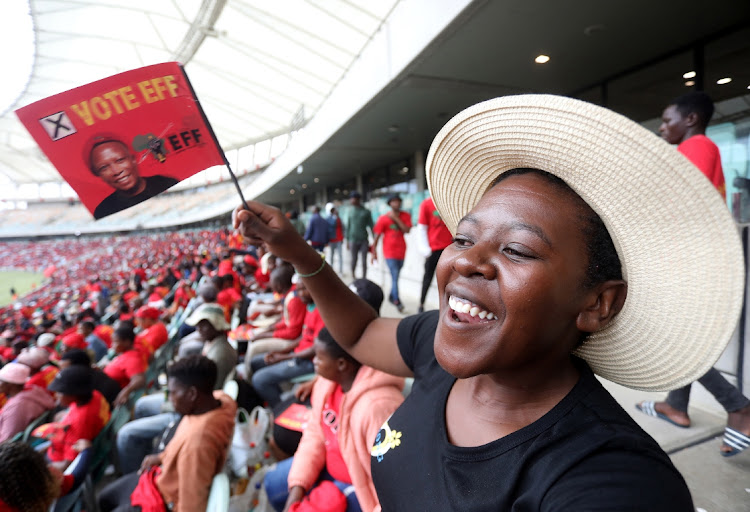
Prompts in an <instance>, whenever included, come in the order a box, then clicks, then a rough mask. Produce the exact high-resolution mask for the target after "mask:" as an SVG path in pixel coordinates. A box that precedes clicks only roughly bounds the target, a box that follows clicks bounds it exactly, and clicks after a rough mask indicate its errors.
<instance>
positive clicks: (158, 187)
mask: <svg viewBox="0 0 750 512" xmlns="http://www.w3.org/2000/svg"><path fill="white" fill-rule="evenodd" d="M143 179H144V180H145V181H146V188H145V189H144V190H143V192H141V193H140V194H136V195H134V196H127V195H125V194H122V193H121V192H119V191H117V190H116V191H114V192H112V193H111V194H110V195H108V196H107V197H105V198H104V199H103V200H102V202H101V203H99V205H98V206H97V207H96V208H95V209H94V218H95V219H101V218H102V217H106V216H107V215H112V214H113V213H116V212H119V211H120V210H124V209H126V208H130V207H131V206H135V205H137V204H139V203H142V202H143V201H145V200H146V199H151V198H152V197H154V196H155V195H156V194H160V193H162V192H164V191H165V190H167V189H168V188H169V187H171V186H173V185H176V184H177V183H179V182H178V181H177V180H176V179H174V178H170V177H169V176H161V175H158V174H157V175H156V176H148V177H146V178H143Z"/></svg>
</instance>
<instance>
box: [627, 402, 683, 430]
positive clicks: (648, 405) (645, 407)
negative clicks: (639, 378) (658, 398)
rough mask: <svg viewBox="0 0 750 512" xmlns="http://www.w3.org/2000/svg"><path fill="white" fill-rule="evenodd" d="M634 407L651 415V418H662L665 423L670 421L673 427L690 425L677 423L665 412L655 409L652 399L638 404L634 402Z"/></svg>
mask: <svg viewBox="0 0 750 512" xmlns="http://www.w3.org/2000/svg"><path fill="white" fill-rule="evenodd" d="M635 408H636V409H638V410H639V411H641V412H642V413H643V414H645V415H646V416H651V417H652V418H659V419H660V420H664V421H666V422H667V423H671V424H672V425H674V426H675V427H680V428H690V425H681V424H679V423H677V422H676V421H674V420H672V419H671V418H670V417H669V416H667V415H666V414H662V413H660V412H658V411H657V410H656V408H655V407H654V401H653V400H645V401H643V402H641V403H639V404H635Z"/></svg>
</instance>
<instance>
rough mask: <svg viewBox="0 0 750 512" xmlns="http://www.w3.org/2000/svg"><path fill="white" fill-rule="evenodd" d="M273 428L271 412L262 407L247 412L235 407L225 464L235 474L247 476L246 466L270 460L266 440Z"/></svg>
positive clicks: (268, 438) (267, 440)
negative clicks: (232, 429)
mask: <svg viewBox="0 0 750 512" xmlns="http://www.w3.org/2000/svg"><path fill="white" fill-rule="evenodd" d="M272 428H273V414H272V413H271V411H269V410H268V409H266V408H264V407H260V406H257V407H255V408H253V410H252V411H251V412H250V413H248V412H247V409H245V408H243V407H239V408H237V415H236V416H235V423H234V434H233V435H232V444H231V446H230V448H229V457H228V458H227V466H228V467H229V469H230V470H231V471H232V473H234V474H235V475H237V476H247V475H248V470H247V468H248V466H255V465H256V464H261V465H262V464H263V463H264V461H269V462H270V453H269V451H268V448H269V445H268V442H269V440H270V438H271V431H272Z"/></svg>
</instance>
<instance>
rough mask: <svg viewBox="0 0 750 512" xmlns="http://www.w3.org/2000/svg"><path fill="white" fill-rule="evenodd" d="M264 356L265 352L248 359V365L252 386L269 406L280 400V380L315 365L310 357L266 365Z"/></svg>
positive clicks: (284, 379)
mask: <svg viewBox="0 0 750 512" xmlns="http://www.w3.org/2000/svg"><path fill="white" fill-rule="evenodd" d="M264 357H265V354H259V355H257V356H255V357H253V359H252V360H251V361H250V367H251V369H252V370H253V377H252V384H253V387H254V388H255V391H257V393H258V394H259V395H260V396H261V398H262V399H263V400H265V401H266V402H268V406H269V407H274V406H276V405H277V404H278V403H279V402H281V385H280V384H281V383H282V382H285V381H289V380H291V379H293V378H295V377H299V376H301V375H305V374H308V373H312V372H314V371H315V367H314V366H313V363H312V360H310V359H300V358H298V357H295V358H294V359H289V360H288V361H282V362H280V363H275V364H272V365H270V366H267V365H266V362H265V361H264V360H263V358H264Z"/></svg>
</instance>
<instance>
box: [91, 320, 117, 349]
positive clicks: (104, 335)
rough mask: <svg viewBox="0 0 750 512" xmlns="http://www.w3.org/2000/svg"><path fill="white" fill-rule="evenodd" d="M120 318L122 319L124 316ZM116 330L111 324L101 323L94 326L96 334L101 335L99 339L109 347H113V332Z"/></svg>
mask: <svg viewBox="0 0 750 512" xmlns="http://www.w3.org/2000/svg"><path fill="white" fill-rule="evenodd" d="M120 319H121V320H122V317H120ZM114 331H115V330H114V329H113V328H112V326H111V325H105V324H100V325H97V326H96V327H94V334H96V335H97V336H99V339H101V340H102V341H103V342H104V344H105V345H107V348H112V333H113V332H114Z"/></svg>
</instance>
